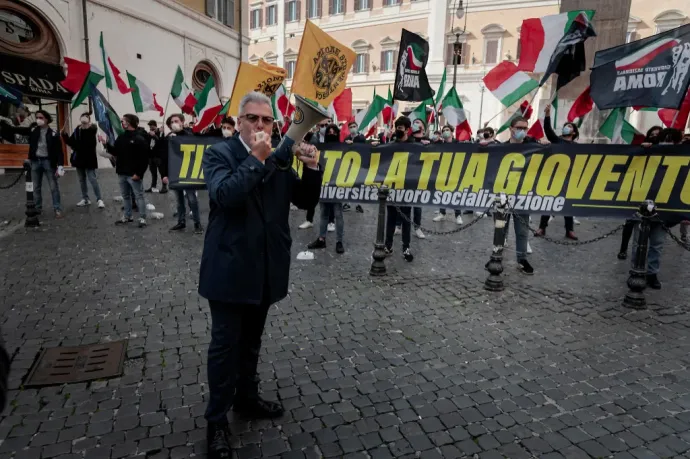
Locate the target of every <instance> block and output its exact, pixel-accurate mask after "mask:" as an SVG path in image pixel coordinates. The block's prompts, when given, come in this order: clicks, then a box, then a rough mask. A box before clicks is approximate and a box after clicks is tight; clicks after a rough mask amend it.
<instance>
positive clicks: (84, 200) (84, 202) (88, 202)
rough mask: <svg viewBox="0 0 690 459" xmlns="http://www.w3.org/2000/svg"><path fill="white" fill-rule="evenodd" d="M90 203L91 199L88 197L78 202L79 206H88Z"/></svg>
mask: <svg viewBox="0 0 690 459" xmlns="http://www.w3.org/2000/svg"><path fill="white" fill-rule="evenodd" d="M90 205H91V201H89V200H88V199H82V200H81V201H79V202H78V203H77V207H86V206H90Z"/></svg>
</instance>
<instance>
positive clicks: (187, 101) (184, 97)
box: [170, 65, 196, 115]
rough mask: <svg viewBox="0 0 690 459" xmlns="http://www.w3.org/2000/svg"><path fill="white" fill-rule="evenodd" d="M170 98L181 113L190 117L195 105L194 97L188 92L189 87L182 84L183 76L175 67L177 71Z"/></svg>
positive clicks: (178, 67) (179, 69)
mask: <svg viewBox="0 0 690 459" xmlns="http://www.w3.org/2000/svg"><path fill="white" fill-rule="evenodd" d="M170 96H171V97H172V98H173V100H174V101H175V103H176V104H177V106H178V107H180V110H182V113H186V114H188V115H192V114H193V113H194V106H195V105H196V97H194V94H193V93H192V91H190V90H189V86H187V84H186V83H185V82H184V75H183V74H182V69H181V68H180V66H179V65H178V66H177V71H176V72H175V80H174V81H173V85H172V89H171V90H170Z"/></svg>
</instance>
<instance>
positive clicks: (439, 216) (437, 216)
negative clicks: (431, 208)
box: [431, 213, 446, 222]
mask: <svg viewBox="0 0 690 459" xmlns="http://www.w3.org/2000/svg"><path fill="white" fill-rule="evenodd" d="M445 219H446V216H445V215H443V214H442V213H439V214H438V215H436V216H435V217H434V218H432V219H431V221H432V222H442V221H443V220H445Z"/></svg>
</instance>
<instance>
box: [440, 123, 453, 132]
mask: <svg viewBox="0 0 690 459" xmlns="http://www.w3.org/2000/svg"><path fill="white" fill-rule="evenodd" d="M446 129H449V130H450V132H453V126H451V125H450V124H446V125H445V126H443V127H442V128H441V131H445V130H446Z"/></svg>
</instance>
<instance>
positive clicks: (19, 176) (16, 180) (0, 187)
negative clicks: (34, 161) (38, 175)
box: [0, 172, 24, 190]
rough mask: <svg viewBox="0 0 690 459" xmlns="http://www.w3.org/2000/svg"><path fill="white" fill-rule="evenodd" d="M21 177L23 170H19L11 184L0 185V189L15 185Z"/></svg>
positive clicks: (7, 188)
mask: <svg viewBox="0 0 690 459" xmlns="http://www.w3.org/2000/svg"><path fill="white" fill-rule="evenodd" d="M22 177H24V172H20V173H19V174H17V178H16V179H15V180H14V182H12V183H11V184H9V185H0V190H9V189H10V188H12V187H13V186H15V185H16V184H17V183H19V181H20V180H21V179H22Z"/></svg>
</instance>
